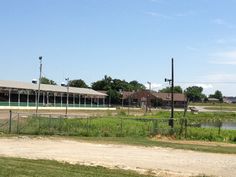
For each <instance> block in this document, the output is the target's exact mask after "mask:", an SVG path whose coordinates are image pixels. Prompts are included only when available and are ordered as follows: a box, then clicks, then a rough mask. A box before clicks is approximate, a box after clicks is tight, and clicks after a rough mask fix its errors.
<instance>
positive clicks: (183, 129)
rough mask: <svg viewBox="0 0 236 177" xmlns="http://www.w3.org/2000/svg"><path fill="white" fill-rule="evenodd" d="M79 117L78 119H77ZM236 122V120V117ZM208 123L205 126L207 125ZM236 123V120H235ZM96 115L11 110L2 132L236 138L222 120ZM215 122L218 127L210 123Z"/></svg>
mask: <svg viewBox="0 0 236 177" xmlns="http://www.w3.org/2000/svg"><path fill="white" fill-rule="evenodd" d="M75 117H76V118H75ZM233 120H234V121H235V119H233ZM206 123H207V125H208V127H207V126H204V124H206ZM235 123H236V122H235ZM168 124H169V119H168V118H130V117H125V116H124V117H119V116H117V117H92V118H80V117H79V116H76V115H74V116H73V117H72V118H71V117H70V118H68V117H67V116H65V115H60V114H38V115H35V114H28V113H18V112H10V113H8V119H0V132H2V133H11V134H25V135H65V136H87V137H148V136H157V135H162V136H175V137H176V138H184V139H196V140H199V139H201V140H210V141H213V140H220V141H221V140H222V141H236V130H225V129H223V128H222V125H223V122H221V121H219V120H218V119H214V120H210V121H209V120H207V121H206V119H203V118H202V119H201V118H199V119H196V118H194V119H190V118H178V119H174V128H173V129H172V128H171V127H170V126H169V125H168ZM209 125H214V126H212V127H211V126H209Z"/></svg>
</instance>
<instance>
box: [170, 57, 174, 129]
mask: <svg viewBox="0 0 236 177" xmlns="http://www.w3.org/2000/svg"><path fill="white" fill-rule="evenodd" d="M171 75H172V76H171V80H172V82H171V118H170V121H169V124H170V126H171V127H172V128H173V127H174V106H175V105H174V59H173V58H172V59H171Z"/></svg>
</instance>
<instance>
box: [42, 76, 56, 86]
mask: <svg viewBox="0 0 236 177" xmlns="http://www.w3.org/2000/svg"><path fill="white" fill-rule="evenodd" d="M40 83H41V84H48V85H57V83H56V82H55V81H53V80H50V79H48V78H46V77H41V80H40Z"/></svg>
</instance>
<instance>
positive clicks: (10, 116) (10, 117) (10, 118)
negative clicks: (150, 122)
mask: <svg viewBox="0 0 236 177" xmlns="http://www.w3.org/2000/svg"><path fill="white" fill-rule="evenodd" d="M11 121H12V110H10V115H9V134H11Z"/></svg>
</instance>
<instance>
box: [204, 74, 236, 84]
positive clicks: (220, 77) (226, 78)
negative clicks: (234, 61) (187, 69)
mask: <svg viewBox="0 0 236 177" xmlns="http://www.w3.org/2000/svg"><path fill="white" fill-rule="evenodd" d="M204 78H205V79H206V80H207V81H209V82H216V83H217V82H235V81H236V74H210V75H206V76H204Z"/></svg>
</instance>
